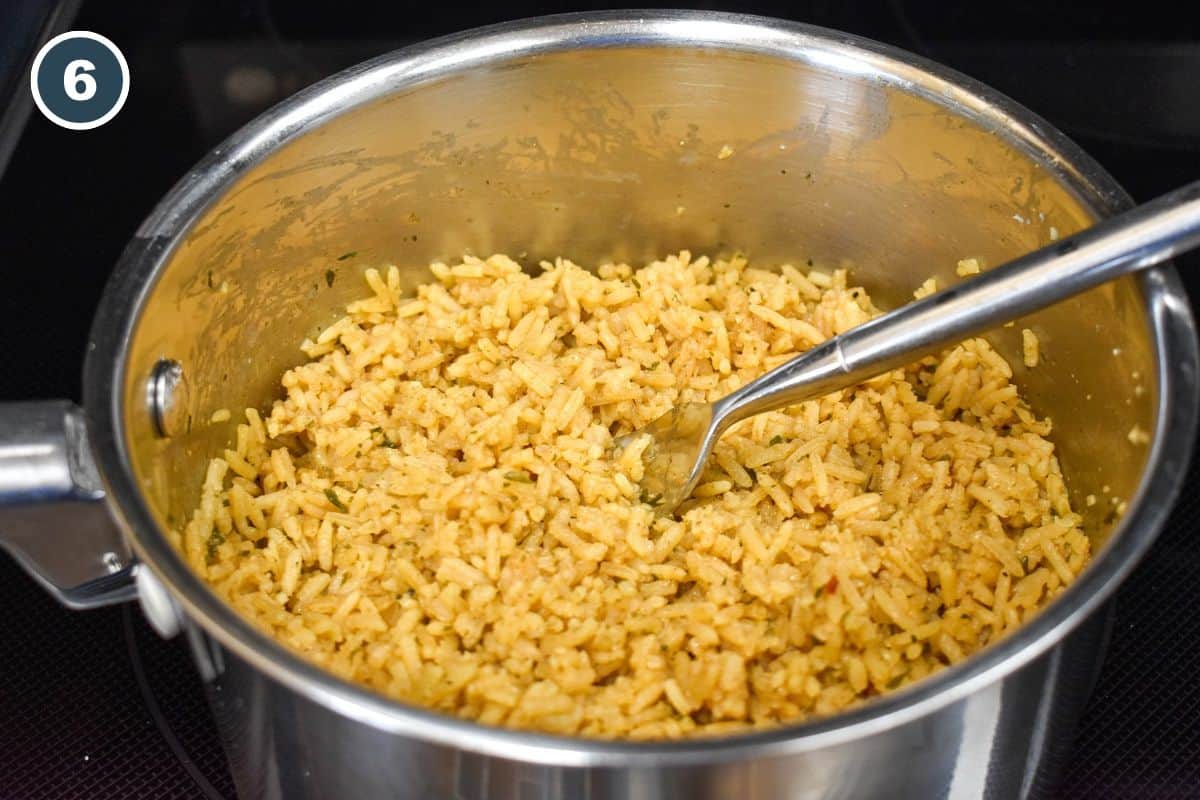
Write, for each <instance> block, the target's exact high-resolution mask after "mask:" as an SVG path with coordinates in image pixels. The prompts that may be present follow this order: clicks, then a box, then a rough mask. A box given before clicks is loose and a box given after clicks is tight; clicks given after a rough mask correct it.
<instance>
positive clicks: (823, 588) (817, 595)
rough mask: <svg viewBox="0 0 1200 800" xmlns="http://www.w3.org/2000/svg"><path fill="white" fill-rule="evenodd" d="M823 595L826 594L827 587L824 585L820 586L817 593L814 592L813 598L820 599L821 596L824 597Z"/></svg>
mask: <svg viewBox="0 0 1200 800" xmlns="http://www.w3.org/2000/svg"><path fill="white" fill-rule="evenodd" d="M823 594H825V587H824V585H822V586H818V587H817V590H816V591H815V592H813V597H820V596H821V595H823Z"/></svg>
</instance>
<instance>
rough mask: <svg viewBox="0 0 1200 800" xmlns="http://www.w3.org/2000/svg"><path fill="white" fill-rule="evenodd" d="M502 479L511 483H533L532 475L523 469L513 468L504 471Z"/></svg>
mask: <svg viewBox="0 0 1200 800" xmlns="http://www.w3.org/2000/svg"><path fill="white" fill-rule="evenodd" d="M504 480H506V481H512V482H513V483H533V476H532V475H530V474H529V473H528V472H525V471H524V470H514V471H513V472H506V473H504Z"/></svg>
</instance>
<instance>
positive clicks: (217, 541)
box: [205, 528, 225, 564]
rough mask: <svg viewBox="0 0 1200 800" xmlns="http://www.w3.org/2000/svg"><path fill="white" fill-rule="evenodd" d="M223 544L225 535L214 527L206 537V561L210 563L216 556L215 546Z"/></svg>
mask: <svg viewBox="0 0 1200 800" xmlns="http://www.w3.org/2000/svg"><path fill="white" fill-rule="evenodd" d="M223 544H225V537H224V536H222V535H221V532H220V531H219V530H217V529H216V528H213V529H212V534H211V535H210V536H209V537H208V543H207V544H206V545H205V551H206V553H207V557H206V559H205V560H206V561H207V562H208V563H209V564H211V563H212V562H213V560H214V559H216V557H217V548H218V547H220V546H221V545H223Z"/></svg>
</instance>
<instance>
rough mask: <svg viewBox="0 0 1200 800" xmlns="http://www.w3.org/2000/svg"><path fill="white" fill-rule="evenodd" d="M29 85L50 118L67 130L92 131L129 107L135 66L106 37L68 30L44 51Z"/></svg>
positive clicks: (38, 57)
mask: <svg viewBox="0 0 1200 800" xmlns="http://www.w3.org/2000/svg"><path fill="white" fill-rule="evenodd" d="M29 86H30V89H32V90H33V102H34V103H36V104H37V107H38V109H39V110H40V111H41V112H42V114H44V115H45V116H46V119H48V120H50V121H51V122H53V123H54V124H55V125H59V126H61V127H63V128H69V129H71V130H74V131H87V130H91V129H92V128H99V127H100V126H101V125H103V124H104V123H106V122H108V121H109V120H110V119H112V118H113V117H115V116H116V115H117V113H118V112H119V111H120V110H121V107H122V106H124V105H125V99H126V98H127V97H128V96H129V64H127V63H126V61H125V56H124V55H123V54H122V53H121V51H120V49H119V48H118V47H117V46H116V45H115V44H113V43H112V42H111V41H110V40H109V39H107V38H106V37H104V36H101V35H100V34H98V33H92V32H91V31H68V32H67V33H63V34H59V35H58V36H55V37H54V38H53V39H51V40H50V41H48V42H46V44H45V45H44V46H43V47H42V49H41V50H40V51H38V54H37V58H35V59H34V61H33V69H32V71H31V72H30V75H29Z"/></svg>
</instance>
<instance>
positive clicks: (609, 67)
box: [125, 40, 1156, 540]
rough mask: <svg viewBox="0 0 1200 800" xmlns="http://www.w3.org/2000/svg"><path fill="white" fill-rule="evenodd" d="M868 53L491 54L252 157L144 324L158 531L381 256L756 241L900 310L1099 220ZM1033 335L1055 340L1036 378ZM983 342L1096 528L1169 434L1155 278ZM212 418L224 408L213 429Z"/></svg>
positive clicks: (646, 254) (133, 410)
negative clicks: (931, 289) (962, 264)
mask: <svg viewBox="0 0 1200 800" xmlns="http://www.w3.org/2000/svg"><path fill="white" fill-rule="evenodd" d="M873 58H874V61H873V62H872V63H873V66H872V67H871V68H867V67H866V66H864V64H865V62H864V63H856V62H853V61H848V60H847V59H846V58H845V56H844V55H838V54H836V53H834V52H833V51H832V50H826V49H824V48H823V46H822V45H821V44H820V42H818V41H817V40H813V43H812V46H811V48H809V49H806V50H804V51H803V52H797V53H795V58H794V59H783V58H779V57H768V56H765V55H762V54H755V53H751V52H737V51H733V50H711V49H708V50H702V49H666V48H660V47H643V48H612V49H601V50H592V51H589V52H583V53H580V52H573V53H572V52H553V53H543V54H540V55H536V56H529V57H521V58H512V59H508V60H504V59H500V60H499V61H496V60H495V59H493V63H492V64H491V65H490V66H487V65H485V66H481V67H478V68H475V69H472V70H470V71H468V72H466V73H463V74H459V75H451V76H449V77H440V78H435V79H432V80H429V81H426V82H424V83H421V84H419V85H417V86H415V87H408V88H404V89H402V90H399V91H396V92H394V93H392V94H390V95H388V96H385V97H383V98H382V99H379V100H376V101H373V102H371V103H368V104H365V105H361V106H358V107H356V108H353V109H351V110H348V111H347V112H345V113H343V114H341V115H340V116H337V117H335V118H333V119H332V120H330V121H328V122H325V123H324V124H323V125H321V126H319V127H317V128H314V129H312V130H308V131H306V132H304V133H303V134H302V135H300V136H298V137H296V138H294V139H292V140H291V142H290V143H289V144H287V145H285V146H284V147H282V148H280V149H278V150H276V151H275V152H273V153H272V154H270V155H269V156H268V157H266V158H265V159H263V160H261V161H259V162H257V163H255V164H253V165H251V166H249V168H247V169H245V170H244V171H243V172H242V173H241V174H240V176H239V177H238V179H237V180H236V181H235V182H234V184H233V185H232V186H231V187H230V188H229V190H228V191H227V192H226V193H225V194H224V195H223V196H221V197H220V198H219V199H217V200H216V201H215V202H214V203H213V204H212V205H211V206H210V207H209V208H208V209H207V211H206V212H205V213H204V214H203V216H202V218H201V219H199V220H198V221H197V222H196V223H195V224H194V225H193V226H192V227H191V229H190V230H189V232H188V233H187V234H186V236H185V237H184V238H183V240H182V241H181V242H180V243H179V244H178V245H177V246H176V247H175V249H174V251H173V253H172V254H171V255H170V257H169V262H168V263H167V265H166V268H165V269H164V270H163V272H162V274H161V278H160V280H159V281H158V283H157V285H156V286H155V287H154V289H153V291H152V293H151V295H150V296H149V299H148V301H147V302H146V305H145V307H144V310H143V313H142V315H141V317H140V319H139V321H138V323H137V325H136V329H135V331H134V334H133V339H132V347H131V352H132V358H131V360H130V362H129V370H128V374H127V379H126V385H125V397H126V409H125V414H126V421H127V430H128V436H129V443H130V449H131V452H132V454H133V459H134V465H135V470H136V471H137V472H138V474H139V476H140V478H141V480H142V483H143V486H144V487H145V490H146V492H147V495H148V496H149V497H150V498H151V502H152V504H153V506H154V508H155V511H156V513H157V514H158V515H159V516H160V518H161V521H162V522H163V524H164V525H167V526H172V527H174V526H178V525H180V524H181V523H182V521H183V520H184V519H185V518H186V517H187V516H188V514H189V510H190V507H191V506H192V504H193V503H194V502H195V500H196V498H197V496H198V490H199V486H200V483H201V480H202V476H203V469H204V462H205V460H206V459H207V458H208V457H210V456H212V455H214V454H217V453H219V452H220V450H221V449H222V448H223V447H225V446H227V445H228V442H229V440H230V438H231V436H232V434H233V426H234V425H236V424H237V421H238V419H239V416H240V415H239V414H238V411H239V409H241V408H243V407H245V406H248V405H252V406H257V407H259V408H261V409H265V408H267V407H268V406H269V404H270V402H271V401H272V400H273V399H274V398H275V397H276V396H277V393H278V390H277V388H276V387H277V385H278V380H279V377H280V375H281V374H282V372H283V371H284V370H285V369H287V368H288V367H290V366H292V365H294V364H296V363H298V362H299V361H300V360H302V355H301V353H300V351H299V350H298V345H299V343H300V341H301V340H302V339H303V338H304V337H305V336H309V335H312V334H313V333H314V332H315V331H317V330H318V329H320V328H321V327H322V326H324V325H325V324H327V323H329V322H331V321H332V320H333V319H335V318H336V317H337V316H338V315H339V313H340V310H341V309H342V307H343V306H344V304H345V303H346V302H347V301H349V300H350V299H352V298H355V297H356V296H359V295H361V294H362V293H363V292H364V291H365V284H363V283H362V281H361V279H360V274H361V271H362V269H363V268H365V267H367V266H378V265H382V264H396V265H397V266H399V267H400V268H401V270H402V271H403V274H404V275H405V278H406V280H408V281H410V282H411V283H413V284H415V283H417V282H419V281H421V280H423V279H424V278H425V276H426V275H427V271H426V265H427V264H428V262H429V261H431V260H433V259H451V258H455V257H457V256H460V255H461V254H463V253H474V254H477V255H487V254H490V253H493V252H505V253H508V254H510V255H512V256H514V257H516V258H518V259H519V260H520V261H521V262H522V263H524V264H526V265H528V266H529V267H530V268H531V269H532V268H536V264H537V262H538V260H539V259H544V258H550V257H554V256H557V255H564V256H568V257H570V258H571V259H573V260H575V261H576V262H577V263H580V264H583V265H590V266H594V265H596V264H598V263H601V262H603V261H605V260H610V259H624V260H630V261H634V262H640V261H644V260H647V259H651V258H653V257H655V256H661V255H664V254H667V253H670V252H673V251H677V250H679V249H683V248H686V249H689V250H691V251H692V252H693V253H697V254H700V253H707V254H714V255H715V254H728V253H731V252H733V251H741V252H744V253H746V254H748V255H749V256H750V257H751V259H752V260H753V261H755V262H757V263H758V264H759V265H778V264H780V263H784V262H791V263H794V264H804V263H806V262H807V261H808V260H809V259H812V260H813V262H814V263H815V264H816V265H817V266H819V267H836V266H840V265H846V266H849V267H850V269H851V271H852V277H853V278H854V280H856V281H857V282H861V283H862V284H863V285H865V286H866V287H867V288H868V289H869V290H870V291H871V292H872V293H873V294H874V295H875V297H876V301H877V302H879V303H881V304H883V305H885V306H888V307H892V306H895V305H898V304H900V303H903V302H905V301H906V300H907V299H909V298H911V295H912V292H913V290H914V289H916V288H917V287H918V286H919V285H920V284H921V283H922V282H923V281H924V280H925V279H927V278H929V277H936V278H938V280H939V282H940V283H941V284H942V285H948V284H950V283H952V282H954V281H956V280H958V278H957V277H956V275H955V271H954V269H955V264H956V262H957V261H958V260H959V259H961V258H965V257H974V258H978V259H980V260H981V262H982V263H983V264H984V265H985V266H988V265H996V264H999V263H1002V262H1003V261H1005V260H1007V259H1009V258H1012V257H1014V256H1016V255H1019V254H1021V253H1024V252H1026V251H1028V250H1031V249H1033V248H1035V247H1038V246H1039V245H1042V244H1045V243H1047V242H1048V241H1050V240H1051V239H1052V237H1053V236H1054V235H1055V233H1056V232H1057V234H1058V235H1060V236H1065V235H1068V234H1070V233H1072V232H1074V231H1076V230H1078V229H1080V228H1081V227H1085V226H1086V225H1087V224H1088V223H1089V222H1090V221H1091V220H1092V219H1094V217H1095V212H1094V209H1093V208H1092V207H1090V206H1089V205H1088V204H1086V203H1084V202H1081V200H1080V199H1079V197H1077V196H1076V195H1075V193H1073V192H1072V191H1071V190H1070V189H1068V188H1067V184H1068V178H1067V177H1065V176H1067V175H1068V174H1069V171H1068V168H1067V167H1065V166H1063V165H1061V164H1055V163H1054V162H1053V160H1052V159H1050V158H1047V157H1044V156H1035V155H1034V154H1033V151H1032V149H1031V148H1030V147H1029V146H1028V145H1023V144H1021V143H1019V142H1018V140H1017V137H1016V136H1014V135H1012V134H1011V133H1005V132H1004V131H998V130H997V127H996V125H995V124H994V123H992V122H989V121H988V119H987V117H988V114H989V113H990V112H989V111H988V109H987V108H986V106H985V104H982V103H979V102H977V101H973V102H974V105H975V106H976V110H975V111H972V112H968V111H964V110H963V109H962V108H961V107H959V108H958V110H954V108H952V106H954V104H955V103H956V102H958V101H961V100H963V97H962V96H961V93H959V94H958V95H956V94H955V93H954V92H946V93H938V92H932V91H928V90H917V89H914V88H913V86H912V84H910V83H909V82H908V80H907V79H906V77H905V76H904V75H902V74H890V73H889V72H888V66H887V63H888V62H886V61H882V60H880V58H879V57H873ZM881 65H882V66H881ZM910 69H911V68H910ZM730 152H731V154H729V153H730ZM723 154H724V155H726V156H727V157H722V155H723ZM348 254H353V255H348ZM1024 327H1029V328H1032V329H1033V330H1034V331H1035V332H1036V333H1037V335H1038V336H1039V338H1040V340H1041V343H1042V347H1041V350H1042V363H1041V365H1039V366H1038V367H1037V368H1035V369H1031V370H1030V369H1026V368H1025V367H1024V366H1023V365H1022V363H1021V358H1020V346H1021V329H1022V328H1024ZM990 338H991V339H992V341H993V342H994V343H995V344H996V345H997V347H998V348H999V349H1000V351H1001V352H1002V353H1003V354H1004V355H1005V356H1006V357H1008V359H1009V361H1010V363H1011V364H1012V365H1013V368H1014V370H1015V372H1016V374H1017V380H1018V382H1019V384H1020V385H1021V387H1022V388H1023V391H1024V392H1025V395H1026V397H1027V398H1028V399H1029V401H1030V402H1031V404H1032V405H1033V407H1034V408H1035V410H1037V411H1038V412H1039V413H1042V414H1047V415H1049V416H1050V417H1052V418H1053V420H1054V424H1055V432H1054V435H1053V438H1054V440H1055V442H1056V443H1057V445H1058V448H1059V453H1060V458H1061V460H1062V464H1063V469H1064V472H1065V473H1066V476H1067V480H1068V485H1069V488H1070V490H1071V492H1072V495H1073V498H1074V501H1075V503H1076V505H1077V507H1079V508H1080V509H1081V510H1084V511H1085V512H1086V517H1087V527H1088V530H1089V532H1090V533H1092V534H1093V535H1095V536H1096V537H1098V538H1099V539H1101V540H1102V539H1103V538H1104V537H1105V536H1106V535H1107V533H1108V531H1109V529H1110V528H1111V523H1112V520H1113V516H1114V508H1115V503H1114V502H1112V501H1111V500H1110V498H1114V497H1119V498H1128V497H1130V495H1131V494H1132V492H1133V491H1134V489H1135V487H1136V483H1137V480H1138V478H1139V476H1140V473H1141V470H1142V466H1143V463H1144V461H1145V458H1146V455H1147V448H1146V446H1145V445H1139V444H1132V443H1131V442H1130V439H1129V437H1128V434H1129V432H1130V430H1131V429H1132V428H1134V426H1138V427H1140V428H1141V429H1142V430H1145V431H1153V429H1154V428H1153V423H1154V406H1155V403H1156V385H1155V374H1154V370H1153V359H1154V345H1153V342H1152V338H1151V333H1150V330H1149V326H1148V322H1147V315H1146V312H1145V308H1144V300H1143V297H1142V294H1141V291H1140V289H1139V287H1138V284H1137V283H1136V282H1135V281H1132V280H1125V281H1122V282H1120V283H1117V284H1114V285H1110V286H1106V287H1103V288H1101V289H1098V290H1095V291H1093V292H1091V293H1089V294H1087V295H1085V296H1083V297H1080V298H1078V299H1077V300H1074V301H1071V302H1069V303H1064V304H1062V305H1060V306H1058V307H1056V308H1053V309H1050V310H1048V311H1045V312H1043V313H1041V314H1039V315H1036V316H1034V317H1031V318H1030V319H1028V320H1024V321H1022V322H1020V323H1018V324H1017V325H1015V326H1013V327H1011V328H1007V329H1000V330H997V331H996V332H995V333H994V334H993V335H991V337H990ZM163 357H167V358H174V359H177V360H179V361H180V362H181V363H182V364H183V366H184V369H185V371H186V374H187V378H188V381H189V384H190V387H191V392H190V397H189V401H188V402H189V406H188V413H189V415H190V417H191V420H192V424H191V430H190V432H189V433H187V434H186V435H180V436H176V437H175V438H173V439H170V440H163V439H159V438H156V437H155V436H154V434H153V429H152V426H151V420H150V417H149V414H148V413H147V410H146V407H145V402H144V397H145V381H146V379H147V377H148V376H149V375H150V373H151V370H152V368H153V365H154V363H155V362H156V361H157V360H158V359H159V358H163ZM219 408H229V409H232V410H233V411H234V419H233V420H232V421H230V422H225V423H217V424H210V423H209V421H208V420H209V417H210V416H211V415H212V413H213V412H214V411H215V410H217V409H219ZM1106 489H1107V491H1106ZM1088 494H1094V495H1095V496H1096V497H1097V498H1099V502H1098V503H1096V504H1095V505H1094V506H1092V507H1090V508H1087V507H1085V504H1084V497H1085V496H1086V495H1088Z"/></svg>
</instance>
